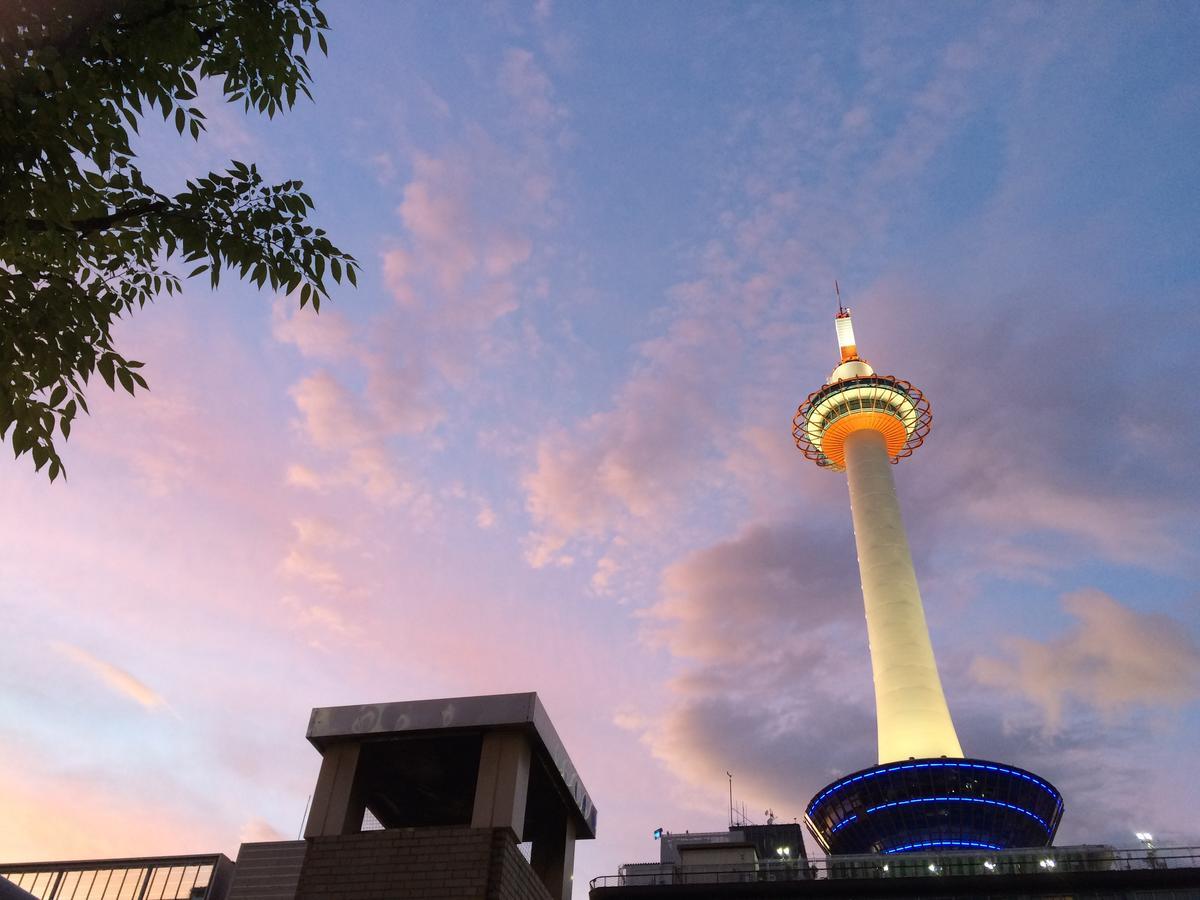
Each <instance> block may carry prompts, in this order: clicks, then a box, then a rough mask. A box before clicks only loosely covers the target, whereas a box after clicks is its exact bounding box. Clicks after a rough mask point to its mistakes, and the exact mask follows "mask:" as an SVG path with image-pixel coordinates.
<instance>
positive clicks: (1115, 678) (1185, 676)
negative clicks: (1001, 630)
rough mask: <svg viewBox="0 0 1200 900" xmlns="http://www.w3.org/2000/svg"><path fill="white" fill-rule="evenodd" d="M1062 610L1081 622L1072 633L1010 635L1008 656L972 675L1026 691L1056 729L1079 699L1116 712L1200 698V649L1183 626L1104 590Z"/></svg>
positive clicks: (1072, 598)
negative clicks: (1045, 636) (1041, 638)
mask: <svg viewBox="0 0 1200 900" xmlns="http://www.w3.org/2000/svg"><path fill="white" fill-rule="evenodd" d="M1062 606H1063V609H1064V610H1065V611H1066V612H1067V613H1068V614H1069V615H1071V616H1072V617H1073V618H1074V619H1075V620H1076V624H1075V625H1073V626H1072V627H1071V628H1070V629H1068V630H1067V632H1066V633H1065V634H1063V635H1061V636H1059V637H1056V638H1051V639H1049V640H1046V641H1037V640H1033V639H1030V638H1024V637H1009V638H1006V639H1004V641H1003V646H1004V647H1005V649H1006V650H1007V651H1008V656H1007V657H1005V658H997V657H979V658H977V659H976V660H975V661H974V663H973V664H972V666H971V673H972V675H973V676H974V677H975V678H976V679H977V680H979V681H980V682H982V683H983V684H987V685H991V686H994V687H1001V688H1006V689H1008V690H1016V691H1019V692H1020V693H1022V694H1024V695H1025V696H1026V697H1028V698H1029V699H1030V700H1032V701H1034V702H1035V703H1037V704H1038V705H1039V706H1040V707H1041V708H1042V711H1043V713H1044V714H1045V719H1046V724H1047V727H1048V728H1050V729H1057V728H1058V727H1060V726H1061V725H1062V722H1063V716H1064V711H1065V709H1066V706H1067V704H1068V703H1069V702H1071V701H1077V702H1079V703H1083V704H1086V705H1088V706H1092V707H1095V708H1097V709H1099V710H1101V711H1103V712H1105V713H1109V714H1116V713H1120V712H1124V711H1126V710H1129V709H1131V708H1133V707H1138V706H1167V707H1176V708H1177V707H1180V706H1183V705H1185V704H1187V703H1191V702H1194V701H1195V700H1197V699H1200V645H1197V643H1196V640H1195V638H1194V637H1193V636H1192V635H1190V634H1189V633H1188V632H1187V631H1186V630H1184V629H1181V628H1180V625H1179V623H1178V622H1175V621H1173V620H1172V619H1170V618H1169V617H1167V616H1165V615H1162V614H1160V613H1146V612H1138V611H1136V610H1133V609H1131V608H1129V607H1128V606H1125V605H1123V604H1121V603H1119V602H1118V601H1117V600H1115V599H1113V598H1112V597H1110V596H1109V595H1107V594H1104V593H1102V592H1100V591H1097V590H1084V591H1076V592H1075V593H1072V594H1068V595H1066V596H1065V597H1063V598H1062Z"/></svg>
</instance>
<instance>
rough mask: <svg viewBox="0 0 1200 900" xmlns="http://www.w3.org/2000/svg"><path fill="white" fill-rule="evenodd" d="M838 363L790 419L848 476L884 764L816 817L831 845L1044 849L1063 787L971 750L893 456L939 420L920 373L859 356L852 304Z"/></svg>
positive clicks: (809, 819)
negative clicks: (913, 548) (940, 662)
mask: <svg viewBox="0 0 1200 900" xmlns="http://www.w3.org/2000/svg"><path fill="white" fill-rule="evenodd" d="M835 325H836V331H837V338H838V349H839V353H840V359H839V362H838V364H837V366H836V367H835V368H834V370H833V372H832V373H831V374H830V376H829V380H828V381H827V382H826V383H825V384H824V385H823V386H822V387H821V388H820V389H819V390H817V391H815V392H813V393H812V394H810V395H809V396H808V399H806V400H805V401H804V402H803V403H802V404H801V405H800V408H799V409H798V410H797V412H796V416H795V418H794V419H793V421H792V425H793V430H792V434H793V436H794V437H795V440H796V446H797V447H799V448H800V450H801V451H803V453H804V455H805V456H806V457H807V458H808V459H810V460H812V461H813V462H815V463H816V464H817V465H818V466H821V467H822V468H826V469H829V470H832V471H837V472H841V471H844V472H845V473H846V480H847V482H848V484H849V487H850V512H851V517H852V519H853V522H854V540H855V544H856V546H857V549H858V567H859V574H860V576H861V579H862V593H863V602H864V605H865V607H866V618H867V637H868V640H869V643H870V651H871V669H872V672H873V676H874V682H875V712H876V723H877V729H878V738H879V765H877V766H875V767H873V768H870V769H864V770H862V771H861V772H855V773H852V774H850V775H847V776H846V777H844V778H841V779H838V780H837V781H835V782H834V783H833V784H831V785H828V786H827V787H825V788H823V789H822V790H821V791H819V792H818V793H817V795H816V796H815V797H814V798H813V799H812V801H811V802H810V803H809V804H808V806H807V808H806V811H805V813H806V814H805V823H806V824H807V825H808V827H809V829H810V830H811V831H812V834H813V835H814V837H815V838H816V839H817V841H818V843H820V845H821V846H822V847H823V848H824V849H825V850H826V851H827V852H830V853H863V852H876V853H885V854H894V853H903V852H914V851H925V850H943V849H964V850H971V849H979V850H1003V849H1008V848H1011V847H1045V846H1048V845H1049V844H1050V843H1051V842H1052V841H1053V838H1054V833H1055V831H1056V830H1057V828H1058V823H1059V821H1060V820H1061V818H1062V813H1063V803H1062V797H1061V795H1060V794H1059V792H1058V790H1057V789H1056V788H1055V787H1054V786H1053V785H1052V784H1050V783H1049V782H1048V781H1047V780H1046V779H1044V778H1040V777H1038V776H1037V775H1034V774H1033V773H1031V772H1026V771H1024V770H1022V769H1018V768H1016V767H1014V766H1008V765H1001V764H999V763H993V762H989V761H986V760H978V759H967V758H964V756H963V750H962V746H961V744H960V743H959V739H958V734H957V732H956V731H955V730H954V722H953V721H952V720H951V717H950V709H949V707H948V706H947V704H946V697H945V694H944V692H943V690H942V682H941V678H940V676H939V674H938V669H937V662H936V661H935V659H934V655H933V645H932V643H931V642H930V639H929V628H928V626H927V624H926V621H925V608H924V605H923V603H922V601H921V592H920V588H919V587H918V585H917V576H916V572H915V571H914V569H913V563H912V554H911V552H910V550H909V546H908V538H907V536H906V534H905V531H904V523H903V521H902V519H901V516H900V502H899V500H898V498H897V496H896V488H895V484H894V482H893V480H892V471H891V467H892V465H894V464H896V463H898V462H899V461H900V460H901V459H904V458H905V457H908V456H911V455H912V453H913V451H914V450H916V449H917V448H918V447H920V446H921V444H922V443H923V442H924V440H925V438H926V436H927V435H928V434H929V429H930V427H931V425H932V421H933V415H932V411H931V409H930V405H929V401H928V400H927V399H926V398H925V396H924V394H922V393H921V391H919V390H918V389H917V388H915V387H913V385H911V384H910V383H909V382H907V381H903V380H901V379H898V378H895V377H893V376H891V375H879V374H877V373H876V372H875V370H874V368H872V366H871V365H870V363H868V362H867V361H866V360H865V359H863V358H862V357H861V356H859V353H858V341H857V339H856V338H855V335H854V325H853V322H852V321H851V317H850V310H849V309H847V308H845V307H839V310H838V314H837V317H836V319H835Z"/></svg>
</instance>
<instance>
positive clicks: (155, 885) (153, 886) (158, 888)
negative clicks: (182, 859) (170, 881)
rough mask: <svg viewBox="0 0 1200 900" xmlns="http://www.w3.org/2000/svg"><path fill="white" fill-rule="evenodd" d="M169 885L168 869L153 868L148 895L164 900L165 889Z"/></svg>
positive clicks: (154, 899) (156, 899)
mask: <svg viewBox="0 0 1200 900" xmlns="http://www.w3.org/2000/svg"><path fill="white" fill-rule="evenodd" d="M166 887H167V871H166V869H153V870H151V872H150V887H149V888H147V890H146V896H147V897H148V898H151V900H163V897H164V896H165V894H164V893H163V891H164V890H165V889H166Z"/></svg>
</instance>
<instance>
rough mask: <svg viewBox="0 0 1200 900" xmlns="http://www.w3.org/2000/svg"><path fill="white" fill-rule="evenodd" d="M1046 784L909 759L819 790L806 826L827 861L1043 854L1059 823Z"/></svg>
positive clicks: (1023, 775)
mask: <svg viewBox="0 0 1200 900" xmlns="http://www.w3.org/2000/svg"><path fill="white" fill-rule="evenodd" d="M1062 814H1063V801H1062V795H1061V794H1060V793H1059V791H1058V789H1057V788H1056V787H1054V785H1052V784H1050V782H1048V781H1046V780H1045V779H1044V778H1040V777H1039V776H1037V775H1034V774H1033V773H1032V772H1026V771H1025V770H1024V769H1018V768H1016V767H1014V766H1007V765H1003V764H1001V763H995V762H989V761H987V760H980V759H913V760H907V761H905V762H896V763H888V764H887V765H882V766H874V767H872V768H869V769H863V770H862V771H860V772H854V773H852V774H850V775H846V776H844V777H842V778H839V779H838V780H837V781H835V782H833V783H832V784H830V785H828V786H827V787H825V788H823V789H822V790H820V791H819V792H818V793H817V795H816V796H815V797H814V798H813V799H812V801H811V802H809V804H808V807H807V808H806V809H805V815H804V821H805V824H806V825H807V826H808V828H809V830H810V831H811V832H812V834H813V836H814V837H815V838H816V839H817V841H818V843H820V844H821V846H822V847H823V848H824V849H825V850H826V852H828V853H831V854H843V853H881V854H894V853H906V852H928V851H941V850H1008V849H1012V848H1032V847H1048V846H1050V843H1051V842H1052V841H1053V840H1054V833H1055V832H1056V831H1057V830H1058V824H1059V821H1060V820H1061V819H1062Z"/></svg>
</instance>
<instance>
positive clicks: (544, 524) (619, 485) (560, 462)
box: [522, 318, 730, 567]
mask: <svg viewBox="0 0 1200 900" xmlns="http://www.w3.org/2000/svg"><path fill="white" fill-rule="evenodd" d="M722 324H723V323H721V322H719V321H715V322H714V321H704V320H702V319H699V318H683V319H681V320H679V321H676V322H675V323H673V324H672V326H671V327H670V328H669V329H668V332H667V334H666V335H664V336H663V337H662V338H659V339H656V340H652V341H648V342H646V343H644V344H643V345H642V347H641V353H640V356H641V360H642V362H641V366H640V368H639V370H638V371H637V372H636V373H635V374H634V375H632V376H631V377H630V378H629V379H628V381H626V383H625V384H624V385H623V386H622V388H621V390H620V391H619V393H618V395H617V397H616V400H615V402H614V405H613V408H612V409H610V410H606V411H604V412H598V413H594V414H593V415H591V416H589V417H588V418H587V419H585V420H583V421H582V422H581V423H579V425H578V426H576V428H574V429H573V430H571V431H567V430H558V431H556V432H552V433H550V434H547V435H543V436H542V438H541V439H540V440H539V441H538V444H537V450H536V463H535V466H534V468H533V469H532V470H531V471H530V472H528V473H526V475H525V476H524V477H523V479H522V485H523V486H524V488H525V493H526V507H527V509H528V510H529V513H530V515H531V516H532V517H533V520H534V522H535V525H536V526H537V527H536V531H535V532H534V534H533V535H531V538H530V548H531V549H530V551H529V553H528V554H527V559H528V560H529V562H530V563H531V564H532V565H534V566H535V567H536V566H539V565H545V564H546V563H547V562H549V561H551V560H552V559H553V558H554V555H555V553H557V551H558V550H559V549H560V548H562V547H563V546H565V545H566V544H567V542H568V541H570V540H571V539H573V538H576V537H581V536H584V537H592V538H603V537H604V536H606V535H607V534H608V533H610V532H613V531H617V530H619V529H621V528H623V527H627V526H628V525H630V524H635V523H641V524H643V525H647V524H652V523H656V522H661V521H663V520H664V519H666V518H667V517H669V516H670V515H672V514H674V513H676V512H677V511H678V505H679V501H680V500H681V499H682V497H683V496H684V495H686V494H688V493H690V492H692V491H694V490H695V489H696V488H697V487H698V485H697V484H696V482H695V476H696V474H697V473H698V472H699V471H700V469H701V466H702V464H703V463H704V461H705V459H706V458H707V457H709V455H710V454H711V453H712V447H711V443H710V440H711V439H710V437H709V435H710V432H711V429H712V427H714V426H715V425H716V423H717V421H718V419H717V416H716V412H717V405H718V402H719V391H718V385H719V382H720V378H721V374H722V371H723V366H722V364H721V361H720V354H721V345H722V343H724V342H726V341H727V340H728V339H729V337H730V336H729V333H728V331H727V329H725V328H723V327H722Z"/></svg>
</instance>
